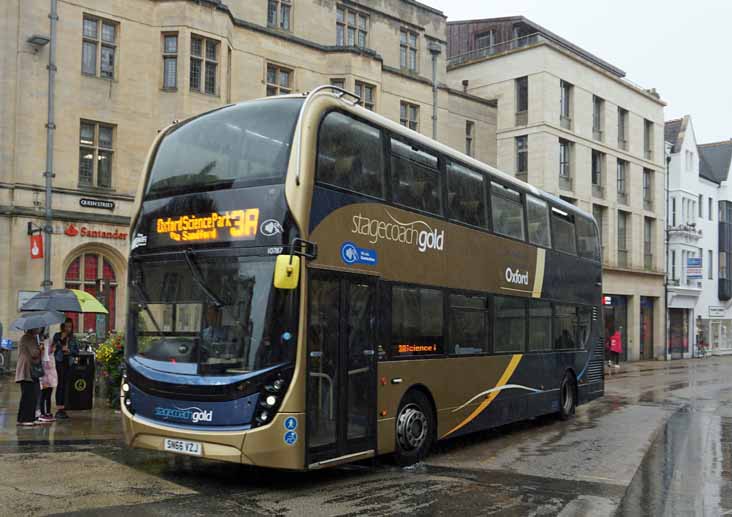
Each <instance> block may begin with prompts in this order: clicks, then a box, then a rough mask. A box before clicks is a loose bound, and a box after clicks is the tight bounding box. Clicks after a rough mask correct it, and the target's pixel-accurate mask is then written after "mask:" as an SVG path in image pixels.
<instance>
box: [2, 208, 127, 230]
mask: <svg viewBox="0 0 732 517" xmlns="http://www.w3.org/2000/svg"><path fill="white" fill-rule="evenodd" d="M0 216H4V217H28V218H33V219H42V218H43V212H41V211H39V210H37V209H34V208H28V207H24V206H6V205H0ZM53 220H54V221H66V222H78V221H84V222H87V223H100V224H114V225H118V226H124V227H126V228H129V226H130V223H131V222H132V219H131V218H129V217H126V216H123V215H111V214H99V213H95V212H76V211H73V210H54V211H53Z"/></svg>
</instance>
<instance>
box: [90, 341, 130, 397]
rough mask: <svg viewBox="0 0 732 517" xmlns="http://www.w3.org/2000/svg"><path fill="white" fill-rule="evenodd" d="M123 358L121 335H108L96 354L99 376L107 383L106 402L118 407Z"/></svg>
mask: <svg viewBox="0 0 732 517" xmlns="http://www.w3.org/2000/svg"><path fill="white" fill-rule="evenodd" d="M124 356H125V340H124V337H123V336H122V334H110V335H109V337H107V339H106V340H105V341H104V342H103V343H102V344H101V345H99V348H97V352H96V359H97V366H98V367H99V370H100V372H99V374H100V376H101V378H102V379H104V380H105V381H106V383H107V402H109V405H110V407H115V408H116V407H119V390H120V384H121V383H122V366H123V364H124Z"/></svg>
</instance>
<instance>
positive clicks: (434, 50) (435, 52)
mask: <svg viewBox="0 0 732 517" xmlns="http://www.w3.org/2000/svg"><path fill="white" fill-rule="evenodd" d="M427 48H428V49H429V51H430V54H432V139H433V140H437V56H439V55H440V53H441V52H442V47H441V46H440V44H439V43H437V42H436V41H430V44H429V45H428V47H427Z"/></svg>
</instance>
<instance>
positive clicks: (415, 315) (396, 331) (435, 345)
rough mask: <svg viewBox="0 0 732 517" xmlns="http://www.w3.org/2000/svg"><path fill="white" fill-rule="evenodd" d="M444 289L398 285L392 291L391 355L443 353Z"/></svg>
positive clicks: (406, 355) (405, 355)
mask: <svg viewBox="0 0 732 517" xmlns="http://www.w3.org/2000/svg"><path fill="white" fill-rule="evenodd" d="M443 343H444V339H443V305H442V291H438V290H437V289H424V288H418V287H402V286H395V287H393V288H392V290H391V356H392V357H408V356H414V355H436V354H442V353H443V350H444V349H443Z"/></svg>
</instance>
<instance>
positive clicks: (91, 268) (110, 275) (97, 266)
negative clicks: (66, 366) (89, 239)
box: [64, 251, 117, 336]
mask: <svg viewBox="0 0 732 517" xmlns="http://www.w3.org/2000/svg"><path fill="white" fill-rule="evenodd" d="M64 286H65V287H66V288H67V289H79V290H81V291H86V292H87V293H89V294H91V295H93V296H95V297H97V299H99V300H100V301H101V302H102V303H103V304H104V306H105V307H106V308H107V310H108V311H109V314H108V315H107V316H104V315H101V316H102V320H103V321H102V320H100V321H99V325H97V315H96V314H84V315H83V321H80V318H81V315H79V314H69V316H70V317H71V319H73V320H74V328H75V329H76V332H89V331H92V332H97V333H98V334H99V333H101V334H102V335H104V336H106V335H107V334H108V333H109V332H111V331H114V330H115V321H116V310H117V274H116V272H115V270H114V266H113V265H112V261H111V260H110V258H109V257H107V256H105V255H104V254H103V253H100V252H98V251H85V252H82V253H80V254H79V255H77V256H76V257H75V258H74V259H73V260H71V262H70V263H69V265H68V267H67V268H66V272H65V274H64ZM81 323H83V325H81Z"/></svg>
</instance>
